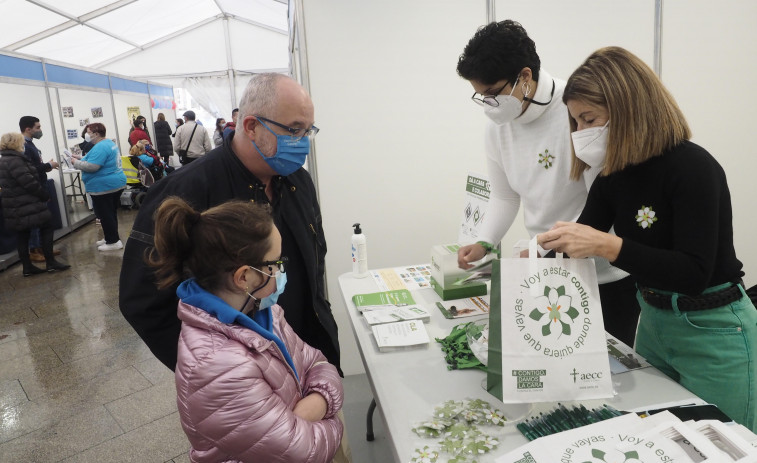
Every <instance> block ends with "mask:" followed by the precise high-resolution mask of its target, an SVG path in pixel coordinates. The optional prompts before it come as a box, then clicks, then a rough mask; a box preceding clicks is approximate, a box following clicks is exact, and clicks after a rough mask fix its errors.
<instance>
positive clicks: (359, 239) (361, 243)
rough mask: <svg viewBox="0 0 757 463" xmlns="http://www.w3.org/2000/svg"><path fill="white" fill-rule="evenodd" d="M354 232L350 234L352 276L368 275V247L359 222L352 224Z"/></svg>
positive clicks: (363, 276) (362, 276)
mask: <svg viewBox="0 0 757 463" xmlns="http://www.w3.org/2000/svg"><path fill="white" fill-rule="evenodd" d="M352 226H353V227H354V228H355V232H354V233H353V235H352V276H353V277H355V278H365V277H367V276H368V247H367V245H366V243H365V235H363V231H362V230H361V229H360V224H359V223H356V224H353V225H352Z"/></svg>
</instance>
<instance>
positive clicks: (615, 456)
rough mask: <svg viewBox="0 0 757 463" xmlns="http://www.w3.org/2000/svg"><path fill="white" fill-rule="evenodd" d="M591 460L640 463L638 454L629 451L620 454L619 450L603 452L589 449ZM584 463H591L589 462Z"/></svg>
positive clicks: (607, 462)
mask: <svg viewBox="0 0 757 463" xmlns="http://www.w3.org/2000/svg"><path fill="white" fill-rule="evenodd" d="M591 456H592V457H593V458H592V460H598V461H602V462H605V463H642V461H641V460H640V459H639V454H638V453H637V452H636V451H634V450H631V451H630V452H625V453H624V452H621V451H619V450H610V451H609V452H604V451H602V450H599V449H594V448H593V449H591ZM584 463H592V462H590V461H587V462H584Z"/></svg>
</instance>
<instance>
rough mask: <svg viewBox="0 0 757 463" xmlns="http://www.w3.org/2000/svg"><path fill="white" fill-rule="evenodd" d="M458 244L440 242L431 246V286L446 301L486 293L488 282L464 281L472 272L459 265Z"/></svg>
mask: <svg viewBox="0 0 757 463" xmlns="http://www.w3.org/2000/svg"><path fill="white" fill-rule="evenodd" d="M459 248H460V245H458V244H440V245H436V246H433V247H432V248H431V287H432V288H434V291H436V293H437V294H438V295H439V297H441V298H442V300H444V301H448V300H450V299H462V298H466V297H473V296H483V295H485V294H486V282H485V281H481V280H474V281H464V280H466V279H467V278H469V277H470V276H471V272H468V271H465V270H463V269H461V268H460V267H458V266H457V250H458V249H459Z"/></svg>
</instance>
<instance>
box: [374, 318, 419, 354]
mask: <svg viewBox="0 0 757 463" xmlns="http://www.w3.org/2000/svg"><path fill="white" fill-rule="evenodd" d="M372 330H373V337H374V338H375V339H376V345H377V346H378V349H379V351H380V352H390V351H394V350H401V349H406V348H408V347H420V346H427V345H428V343H429V338H428V333H426V328H424V326H423V322H422V321H420V320H408V321H404V322H396V323H386V324H383V325H374V326H373V327H372Z"/></svg>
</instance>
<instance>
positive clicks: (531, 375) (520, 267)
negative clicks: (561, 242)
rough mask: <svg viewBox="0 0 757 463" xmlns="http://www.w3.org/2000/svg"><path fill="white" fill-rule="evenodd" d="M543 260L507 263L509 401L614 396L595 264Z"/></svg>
mask: <svg viewBox="0 0 757 463" xmlns="http://www.w3.org/2000/svg"><path fill="white" fill-rule="evenodd" d="M537 255H538V254H537V250H536V238H534V239H532V240H531V242H530V243H529V258H527V259H519V258H515V259H501V261H500V281H499V286H498V289H499V296H500V297H499V300H500V307H499V309H500V313H499V315H500V316H499V317H495V319H496V318H499V324H500V327H501V338H500V340H501V351H500V352H501V367H502V370H501V372H502V401H503V402H505V403H524V402H526V403H528V402H554V401H567V400H580V399H598V398H605V397H611V396H612V380H611V378H610V362H609V358H608V355H607V344H606V339H605V329H604V322H603V320H602V306H601V305H600V302H599V288H598V286H597V273H596V270H595V268H594V260H592V259H563V258H562V255H561V254H560V255H558V257H557V258H537V257H536V256H537ZM495 284H496V282H495V281H494V280H492V285H495ZM492 310H495V307H492ZM492 347H494V348H495V349H496V346H491V345H490V351H491V348H492ZM490 353H491V352H490ZM489 358H490V361H491V359H492V356H491V355H490V356H489ZM495 358H496V356H495Z"/></svg>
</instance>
